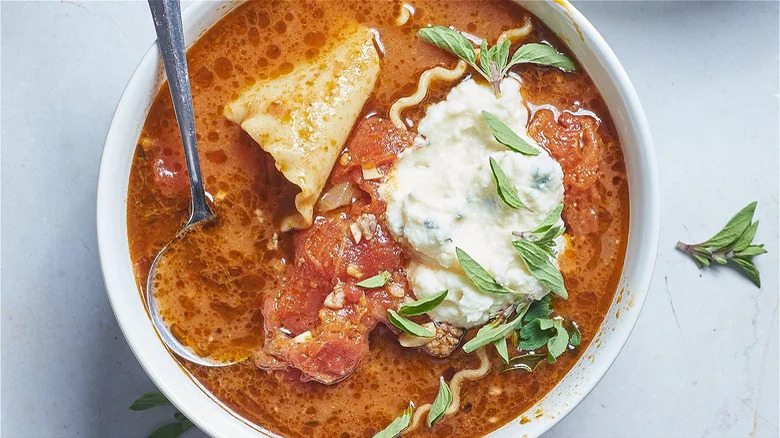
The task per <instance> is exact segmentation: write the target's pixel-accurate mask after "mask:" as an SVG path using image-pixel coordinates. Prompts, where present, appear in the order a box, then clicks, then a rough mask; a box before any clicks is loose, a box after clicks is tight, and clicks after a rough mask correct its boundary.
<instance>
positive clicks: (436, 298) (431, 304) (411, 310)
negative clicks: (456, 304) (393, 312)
mask: <svg viewBox="0 0 780 438" xmlns="http://www.w3.org/2000/svg"><path fill="white" fill-rule="evenodd" d="M445 298H447V290H444V291H442V292H439V293H438V294H436V295H433V296H431V297H428V298H425V299H422V300H417V301H414V302H411V303H409V304H404V305H403V306H401V308H400V309H398V313H399V314H401V315H404V316H415V315H422V314H424V313H428V312H430V311H431V310H433V309H435V308H436V306H438V305H439V304H441V303H442V301H444V299H445Z"/></svg>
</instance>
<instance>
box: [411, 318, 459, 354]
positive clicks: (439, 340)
mask: <svg viewBox="0 0 780 438" xmlns="http://www.w3.org/2000/svg"><path fill="white" fill-rule="evenodd" d="M434 325H435V326H436V337H435V338H434V339H433V340H432V341H431V342H428V343H427V344H425V345H423V346H422V349H423V350H425V352H426V353H428V354H430V355H431V356H436V357H446V356H449V355H450V354H451V353H452V352H453V351H455V349H456V348H457V347H458V344H459V343H460V338H461V337H463V333H465V332H466V331H465V330H464V329H462V328H459V327H455V326H453V325H451V324H449V323H446V322H435V323H434Z"/></svg>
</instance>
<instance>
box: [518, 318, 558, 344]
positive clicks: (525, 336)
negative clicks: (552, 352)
mask: <svg viewBox="0 0 780 438" xmlns="http://www.w3.org/2000/svg"><path fill="white" fill-rule="evenodd" d="M544 320H546V318H536V319H534V320H532V321H531V322H529V323H528V324H526V325H524V326H523V327H522V328H521V329H520V342H518V343H517V348H518V349H520V350H528V351H530V350H536V349H538V348H542V347H544V346H545V345H547V341H549V340H550V337H551V336H552V333H551V332H550V331H548V330H547V329H543V328H542V327H541V323H542V321H544ZM548 328H549V327H548Z"/></svg>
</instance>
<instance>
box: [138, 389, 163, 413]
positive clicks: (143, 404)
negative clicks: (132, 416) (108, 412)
mask: <svg viewBox="0 0 780 438" xmlns="http://www.w3.org/2000/svg"><path fill="white" fill-rule="evenodd" d="M170 404H171V402H170V401H168V399H167V398H166V397H165V396H164V395H163V393H162V392H160V391H151V392H147V393H146V394H144V395H142V396H141V397H139V398H138V399H137V400H136V401H134V402H133V404H132V405H130V409H132V410H134V411H144V410H146V409H151V408H154V407H157V406H168V405H170Z"/></svg>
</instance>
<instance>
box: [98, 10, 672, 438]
mask: <svg viewBox="0 0 780 438" xmlns="http://www.w3.org/2000/svg"><path fill="white" fill-rule="evenodd" d="M521 3H522V4H523V6H525V7H526V8H527V9H528V10H530V11H531V12H532V13H534V14H535V15H536V16H537V17H538V18H539V19H540V20H541V21H543V22H544V23H545V24H546V25H547V26H548V27H549V28H550V29H552V30H553V31H554V32H555V33H556V34H557V35H559V36H560V38H561V39H562V40H563V42H564V43H566V44H567V45H568V46H569V48H570V49H571V50H572V52H574V54H575V56H576V57H577V59H578V60H579V62H580V63H581V64H582V65H583V66H584V67H585V69H586V70H587V71H588V73H589V74H590V76H591V78H592V79H593V81H594V82H595V84H596V86H597V87H598V89H599V90H600V91H601V94H602V96H603V97H604V100H605V101H606V103H607V106H608V107H609V111H610V114H611V115H612V118H613V120H614V123H615V126H616V127H617V130H618V133H619V135H620V139H621V142H622V145H623V153H624V155H625V161H626V168H627V173H628V180H629V193H630V204H631V211H630V214H631V216H630V217H631V219H630V227H629V237H628V249H627V251H626V259H625V264H624V268H623V274H622V276H621V279H620V284H619V286H618V291H617V293H616V294H615V298H614V299H613V302H612V305H611V307H610V309H609V312H608V314H607V316H606V318H605V320H604V322H603V323H602V325H601V327H600V329H599V331H598V333H597V334H596V336H595V339H594V340H593V342H591V343H590V345H589V346H588V348H587V350H586V351H585V352H584V353H583V355H582V358H581V359H580V360H579V361H578V362H577V364H576V365H575V366H574V368H573V369H572V370H571V371H570V372H569V373H568V374H567V375H566V376H565V377H564V378H563V380H561V381H560V382H559V383H558V384H557V385H556V386H555V388H554V389H553V390H552V391H551V392H550V393H548V394H547V395H546V396H545V397H544V398H543V399H542V400H539V401H538V402H537V403H536V404H535V405H534V406H532V407H531V408H530V409H529V410H528V411H527V412H526V413H525V414H524V416H525V417H526V418H528V419H530V420H531V421H530V422H526V424H520V421H519V419H518V420H514V421H511V422H509V423H508V424H506V425H504V426H503V427H501V428H500V429H498V430H497V431H495V432H493V433H491V434H490V435H489V436H490V437H496V438H498V437H502V438H510V437H518V436H528V437H533V436H538V435H541V434H542V433H544V432H545V431H547V430H548V429H550V428H551V427H552V426H553V425H554V424H555V423H557V422H558V421H559V420H560V419H561V418H563V417H564V416H565V415H566V414H567V413H569V412H570V411H571V410H572V409H574V407H575V406H576V405H577V404H578V403H579V402H580V401H582V399H583V398H584V397H585V396H586V395H587V394H588V393H589V392H590V391H591V390H592V389H593V387H594V386H595V385H596V383H598V381H599V380H600V379H601V377H602V376H604V374H605V373H606V372H607V369H608V368H609V367H610V365H611V364H612V362H613V361H614V360H615V358H616V357H617V355H618V353H619V352H620V350H621V348H622V347H623V344H624V343H625V342H626V340H627V339H628V336H629V334H630V333H631V330H632V329H633V327H634V324H635V323H636V320H637V318H638V317H639V312H640V310H641V308H642V304H643V303H644V301H645V296H646V295H647V288H648V286H649V284H650V277H651V274H652V271H653V267H654V264H655V257H656V251H657V246H658V234H659V223H660V199H659V193H658V174H657V169H656V162H655V154H654V151H653V146H652V142H651V139H650V130H649V128H648V126H647V121H646V119H645V116H644V112H643V111H642V107H641V105H640V103H639V99H638V98H637V95H636V92H635V91H634V88H633V86H632V85H631V82H630V81H629V79H628V76H627V75H626V73H625V71H624V70H623V67H622V66H621V65H620V62H619V61H618V60H617V58H616V57H615V54H614V53H613V52H612V50H611V49H610V48H609V46H608V45H607V43H606V42H605V41H604V39H603V38H602V37H601V35H599V33H598V32H597V31H596V29H594V28H593V26H592V25H591V24H590V22H588V20H586V19H585V17H583V16H582V14H580V13H579V12H578V11H577V10H576V9H575V8H574V7H573V6H571V5H570V4H568V3H567V2H565V1H564V0H546V1H526V2H521ZM236 4H237V2H235V1H229V2H203V3H195V4H193V5H191V6H190V7H189V8H187V9H186V10H185V11H184V13H183V19H184V29H185V33H186V41H187V44H192V42H194V41H195V40H196V39H197V37H198V36H200V35H201V34H202V33H203V32H204V31H205V30H207V29H208V28H209V27H211V25H213V24H214V23H215V22H217V21H218V20H219V19H220V18H221V17H223V16H224V15H225V14H226V13H227V12H229V11H230V10H231V9H232V8H233V7H234V6H235V5H236ZM162 77H163V75H162V63H161V62H160V59H159V52H158V49H157V45H156V44H154V45H152V47H151V48H150V49H149V50H148V51H147V52H146V55H144V57H143V59H142V60H141V62H140V64H138V67H137V68H136V70H135V73H133V76H132V78H130V82H129V83H128V84H127V88H125V91H124V93H123V94H122V98H121V99H120V101H119V105H118V106H117V108H116V111H115V112H114V117H113V119H112V121H111V126H110V128H109V130H108V136H107V137H106V144H105V147H104V149H103V157H102V161H101V163H100V179H99V181H98V191H97V231H98V243H99V246H100V262H101V265H102V268H103V278H104V281H105V284H106V289H107V290H108V296H109V299H110V301H111V306H112V308H113V309H114V314H115V315H116V318H117V320H118V321H119V326H120V327H121V329H122V332H123V333H124V335H125V338H126V339H127V342H128V343H129V344H130V348H132V350H133V352H134V353H135V355H136V357H137V358H138V361H139V362H141V365H142V366H143V367H144V369H145V370H146V372H147V373H148V374H149V376H150V377H151V378H152V380H154V382H155V383H156V384H157V386H158V387H159V388H160V390H161V391H162V392H163V393H164V394H165V395H166V396H167V397H168V399H169V400H170V401H171V402H172V403H173V404H174V405H175V406H176V407H177V408H178V409H179V410H181V411H182V412H183V413H184V414H185V415H186V416H187V417H188V418H190V419H191V420H192V421H193V422H195V424H197V425H198V427H200V428H201V429H202V430H204V431H205V432H206V433H208V434H209V435H212V436H215V437H231V438H240V437H264V436H266V437H267V436H269V435H268V434H267V433H264V432H262V431H260V430H258V429H257V428H256V427H255V426H253V425H251V424H250V423H248V422H247V421H245V420H243V419H242V418H241V417H240V416H239V415H238V414H236V413H235V412H232V411H230V410H229V409H227V408H226V407H225V406H224V405H222V404H221V403H220V402H219V401H217V400H216V399H214V398H212V397H211V396H210V395H209V394H208V392H207V391H205V389H204V388H203V387H202V386H200V385H199V384H198V382H197V381H196V380H194V379H193V378H191V377H190V376H189V374H188V373H187V372H186V371H185V370H183V368H182V367H180V366H179V365H178V364H177V363H176V361H175V360H174V359H173V357H171V355H170V354H169V353H168V351H167V350H166V349H165V347H163V345H162V343H161V341H160V339H159V338H158V336H157V334H156V332H155V331H154V328H153V327H152V324H151V322H150V320H149V317H148V315H147V313H146V310H145V308H144V305H143V302H142V301H141V298H140V295H139V293H138V287H137V285H136V280H135V277H134V275H133V265H132V263H131V261H130V248H129V246H128V240H127V217H126V214H127V213H126V212H127V187H128V182H129V176H130V165H131V163H132V160H133V152H134V149H135V145H136V141H137V139H138V137H139V134H140V132H141V128H142V127H143V124H144V120H145V118H146V115H147V113H148V111H149V108H150V106H151V103H152V101H153V99H154V97H155V95H156V94H157V91H158V89H159V88H160V85H161V82H162ZM539 413H541V415H539Z"/></svg>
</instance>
